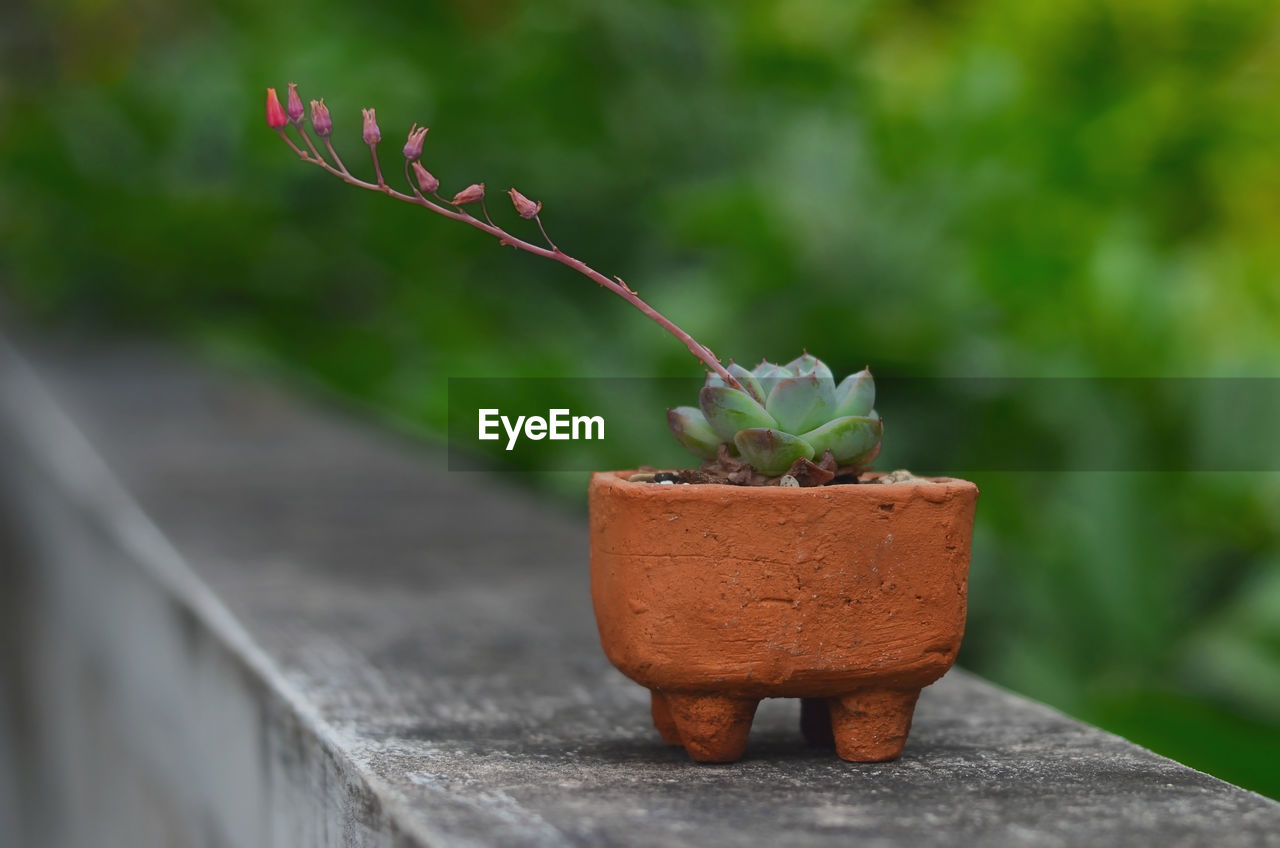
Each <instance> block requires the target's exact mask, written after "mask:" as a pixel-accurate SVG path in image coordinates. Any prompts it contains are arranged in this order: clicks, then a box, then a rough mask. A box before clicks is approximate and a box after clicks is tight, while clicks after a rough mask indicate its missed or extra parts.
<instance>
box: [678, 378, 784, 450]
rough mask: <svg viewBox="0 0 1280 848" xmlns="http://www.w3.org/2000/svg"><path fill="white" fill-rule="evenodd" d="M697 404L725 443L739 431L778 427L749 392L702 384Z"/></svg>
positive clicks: (730, 440) (731, 439)
mask: <svg viewBox="0 0 1280 848" xmlns="http://www.w3.org/2000/svg"><path fill="white" fill-rule="evenodd" d="M698 407H699V408H700V409H701V410H702V414H703V415H704V416H705V417H706V420H707V423H708V424H709V425H711V429H712V430H713V431H714V432H715V434H716V435H717V436H718V437H719V438H720V441H722V442H732V441H733V437H734V434H735V433H737V432H738V431H739V430H747V429H751V428H760V427H764V428H769V427H777V426H778V422H777V421H776V420H774V417H773V416H772V415H770V414H769V413H768V412H765V409H764V407H763V406H761V405H760V404H758V403H756V402H755V401H754V400H752V399H751V397H750V396H749V395H748V394H747V393H746V392H740V391H738V390H737V389H731V388H729V387H728V386H703V387H702V390H701V391H700V392H698Z"/></svg>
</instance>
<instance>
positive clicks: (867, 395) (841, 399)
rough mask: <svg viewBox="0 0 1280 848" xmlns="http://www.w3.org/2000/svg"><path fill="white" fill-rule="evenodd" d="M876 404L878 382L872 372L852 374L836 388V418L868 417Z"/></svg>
mask: <svg viewBox="0 0 1280 848" xmlns="http://www.w3.org/2000/svg"><path fill="white" fill-rule="evenodd" d="M875 404H876V381H875V380H873V379H872V378H871V372H870V371H868V370H867V369H865V368H864V369H862V370H861V371H859V372H858V373H856V374H850V375H849V376H848V377H845V378H844V379H843V380H841V381H840V385H839V386H836V410H835V417H843V416H846V415H868V414H870V412H871V408H872V407H873V406H875Z"/></svg>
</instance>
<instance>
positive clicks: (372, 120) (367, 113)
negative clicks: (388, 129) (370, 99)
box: [360, 109, 382, 146]
mask: <svg viewBox="0 0 1280 848" xmlns="http://www.w3.org/2000/svg"><path fill="white" fill-rule="evenodd" d="M360 111H361V112H363V113H364V143H365V144H368V145H370V146H372V145H375V144H377V143H378V142H380V141H382V130H380V129H378V119H377V117H376V116H375V115H374V114H373V110H372V109H361V110H360Z"/></svg>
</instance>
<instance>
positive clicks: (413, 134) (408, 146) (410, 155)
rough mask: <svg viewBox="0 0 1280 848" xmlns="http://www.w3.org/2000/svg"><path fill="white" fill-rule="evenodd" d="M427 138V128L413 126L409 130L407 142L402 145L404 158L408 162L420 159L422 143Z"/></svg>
mask: <svg viewBox="0 0 1280 848" xmlns="http://www.w3.org/2000/svg"><path fill="white" fill-rule="evenodd" d="M426 137H427V128H426V127H420V126H418V125H417V124H414V125H413V129H411V130H409V140H408V141H406V142H405V143H404V158H406V159H408V160H409V161H410V162H413V161H416V160H417V159H420V158H422V141H423V139H425V138H426Z"/></svg>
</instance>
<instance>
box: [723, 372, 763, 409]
mask: <svg viewBox="0 0 1280 848" xmlns="http://www.w3.org/2000/svg"><path fill="white" fill-rule="evenodd" d="M728 371H729V374H730V375H731V376H732V377H733V378H734V379H735V380H737V381H738V382H739V383H741V384H742V387H743V388H744V389H746V390H747V391H748V392H749V393H750V394H751V397H752V399H753V400H757V401H759V402H760V403H764V400H765V398H767V397H768V395H767V394H765V392H764V387H763V386H761V385H760V381H759V380H757V379H756V375H755V374H752V373H751V372H750V371H748V370H747V369H746V368H743V367H742V366H741V365H739V364H737V363H736V362H730V363H729V368H728ZM721 382H723V381H721Z"/></svg>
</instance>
